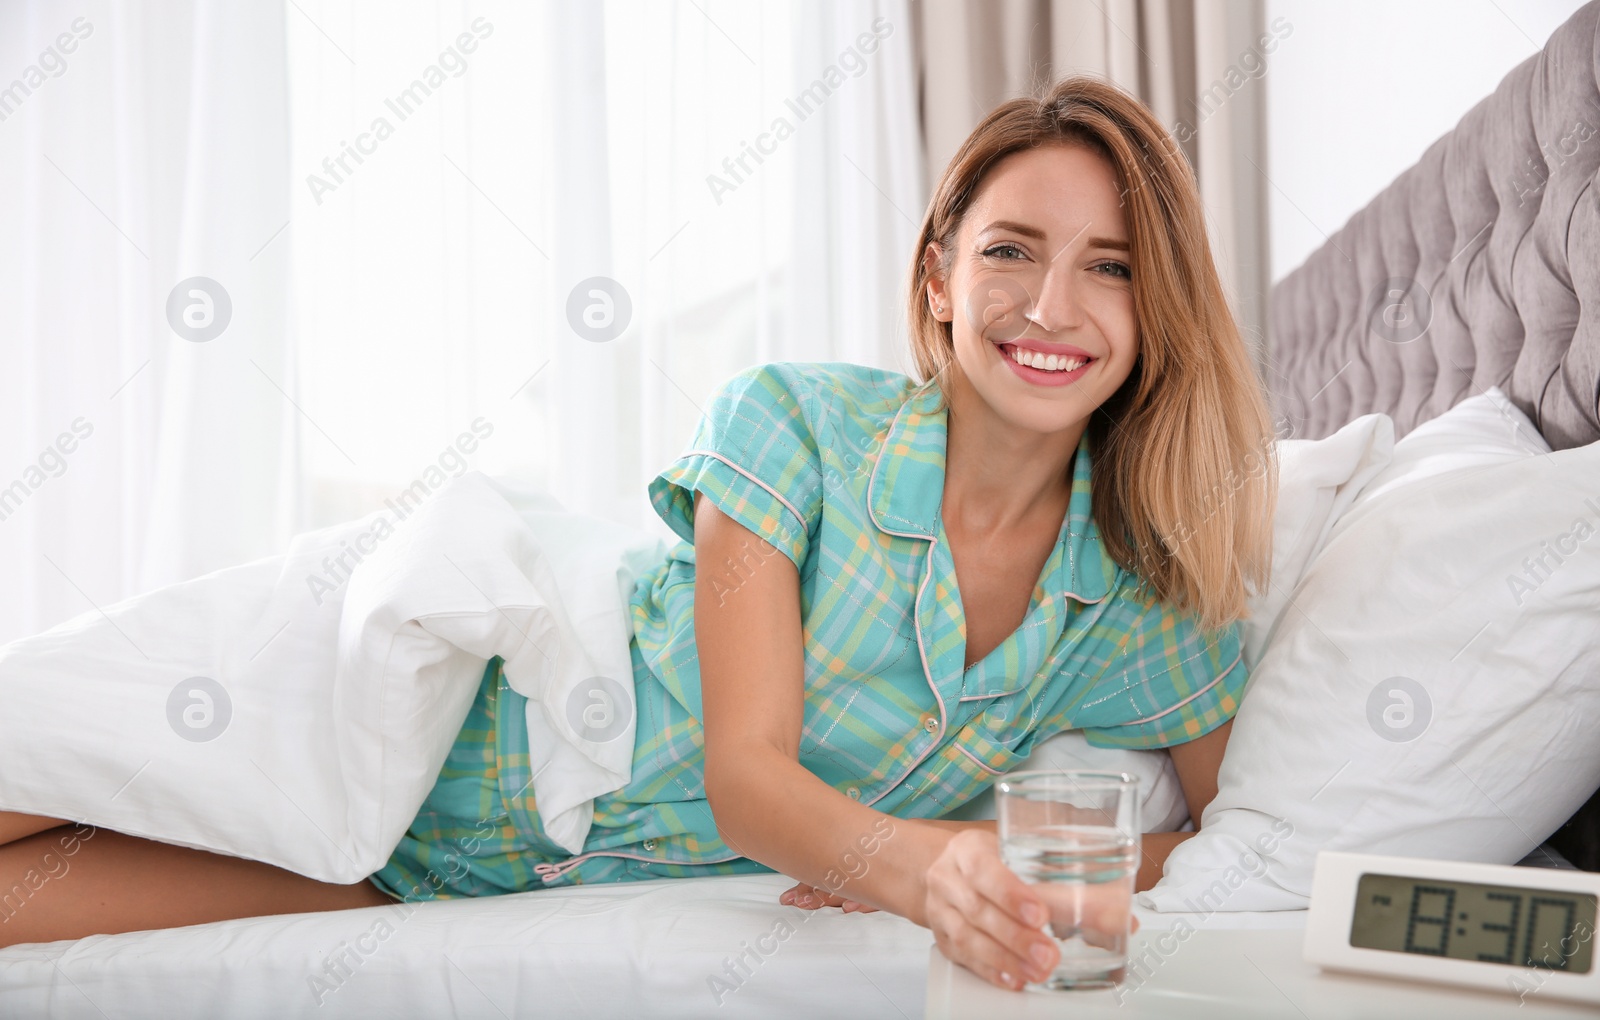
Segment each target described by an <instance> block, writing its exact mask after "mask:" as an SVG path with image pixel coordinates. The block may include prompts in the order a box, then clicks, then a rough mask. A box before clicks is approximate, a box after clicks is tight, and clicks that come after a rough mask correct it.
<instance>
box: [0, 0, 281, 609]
mask: <svg viewBox="0 0 1600 1020" xmlns="http://www.w3.org/2000/svg"><path fill="white" fill-rule="evenodd" d="M284 66H285V65H284V11H283V9H282V8H281V7H279V6H278V5H276V4H252V5H235V4H231V3H224V2H221V0H187V2H181V0H174V2H172V3H164V4H162V5H160V6H159V7H152V8H150V9H148V10H143V9H141V10H130V9H129V8H128V7H127V6H126V5H120V4H118V5H113V4H110V3H106V2H94V0H88V2H83V3H71V4H68V3H63V2H30V3H19V2H8V3H5V4H0V69H3V73H4V74H9V75H14V76H15V78H14V79H6V78H3V77H0V90H4V91H0V180H3V181H4V183H5V185H6V186H5V188H4V198H0V238H3V241H0V306H3V307H4V309H5V314H4V316H3V319H0V407H3V408H4V411H3V413H4V416H5V417H4V422H5V425H4V428H3V429H0V580H3V583H0V640H6V639H9V638H13V637H19V636H23V635H27V634H31V633H34V632H36V631H38V630H41V629H43V628H45V627H47V626H49V625H51V624H54V623H56V622H58V621H60V620H62V619H64V618H67V617H70V616H75V615H77V614H79V613H82V612H92V611H93V610H94V609H95V608H96V607H98V606H104V605H106V604H108V603H111V602H114V601H116V600H118V599H120V598H123V597H125V596H127V595H130V594H133V593H135V592H138V591H143V590H148V589H150V588H154V587H157V586H160V585H163V584H167V583H170V582H174V581H178V580H181V579H183V578H186V577H192V576H195V575H197V574H200V573H204V572H206V571H208V570H213V569H216V568H219V567H223V566H226V565H228V564H231V563H238V562H242V561H245V560H248V559H253V558H255V557H258V556H262V555H266V554H268V553H270V552H272V551H273V550H274V549H275V548H276V547H277V546H278V545H279V544H280V543H282V542H284V541H285V540H286V539H287V537H288V536H289V534H290V533H291V532H290V531H289V525H290V524H291V517H290V514H289V505H288V502H287V499H286V493H287V492H288V491H289V486H288V484H286V483H290V482H292V473H290V472H288V471H286V469H287V468H288V467H289V465H290V464H291V463H292V461H291V451H292V449H293V446H292V444H293V421H292V420H291V417H290V415H292V413H293V411H292V408H291V407H290V406H289V405H288V403H287V402H286V399H285V396H284V393H283V392H282V391H283V390H284V389H287V388H289V387H290V386H291V385H292V382H291V378H292V370H293V366H292V359H291V356H290V355H291V351H290V348H289V346H288V345H287V344H286V343H285V340H284V323H285V316H284V311H285V297H284V295H285V287H284V284H285V278H286V266H287V258H286V250H285V248H284V247H283V246H282V245H281V244H279V245H270V244H269V245H266V246H265V247H264V246H263V245H264V243H265V242H267V241H268V240H269V238H271V237H272V236H273V234H274V232H275V231H276V230H277V229H278V227H279V225H280V224H281V223H283V222H284V220H285V218H286V214H287V205H288V187H287V177H286V170H287V161H286V152H287V141H288V126H287V121H286V116H285V115H286V103H285V99H286V89H285V76H284ZM197 276H198V277H206V278H208V279H211V280H215V281H217V283H219V284H220V285H221V286H222V287H223V288H224V289H225V290H226V292H227V294H228V297H229V300H230V303H231V317H230V319H229V320H228V321H227V322H226V326H225V329H223V331H222V333H221V334H220V335H219V336H217V337H216V338H214V339H210V340H205V339H197V340H193V341H191V340H185V339H181V338H180V337H179V336H177V335H176V334H175V333H174V331H173V330H172V329H171V328H170V327H169V325H168V322H167V305H168V298H169V295H170V294H171V293H172V292H173V290H174V288H175V287H176V285H177V284H179V283H180V282H181V281H184V280H187V279H189V278H192V277H197ZM180 297H181V300H182V309H189V310H191V311H192V312H193V315H194V316H195V317H196V318H195V321H198V316H199V315H200V312H198V311H193V309H194V308H195V302H196V300H197V299H194V298H191V297H190V296H189V295H188V294H187V289H186V292H185V293H184V294H182V295H180ZM201 311H203V309H201ZM181 314H182V311H181V310H180V315H181ZM212 321H213V322H214V323H221V322H222V320H221V319H220V318H213V320H212Z"/></svg>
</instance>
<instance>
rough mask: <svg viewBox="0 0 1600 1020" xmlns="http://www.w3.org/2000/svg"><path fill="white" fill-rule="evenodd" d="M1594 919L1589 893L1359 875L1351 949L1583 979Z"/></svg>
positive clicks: (1591, 957) (1593, 902)
mask: <svg viewBox="0 0 1600 1020" xmlns="http://www.w3.org/2000/svg"><path fill="white" fill-rule="evenodd" d="M1595 912H1596V898H1595V897H1594V896H1593V895H1591V894H1588V893H1569V892H1560V891H1557V890H1552V889H1535V888H1521V889H1519V888H1516V887H1514V886H1500V885H1480V884H1478V883H1476V882H1454V881H1441V880H1438V879H1431V878H1416V877H1405V876H1400V875H1379V874H1372V873H1366V874H1363V875H1362V876H1361V880H1360V883H1359V884H1358V885H1357V887H1356V902H1355V911H1354V914H1353V916H1352V918H1351V922H1350V945H1352V946H1354V947H1356V948H1358V949H1381V950H1385V951H1387V952H1392V953H1415V954H1420V955H1424V956H1444V957H1449V958H1451V959H1455V960H1474V961H1479V962H1483V963H1503V964H1508V965H1510V966H1513V967H1538V968H1541V969H1544V970H1553V971H1564V972H1567V973H1572V974H1587V973H1589V970H1590V968H1591V967H1592V966H1593V965H1594V934H1595V931H1594V928H1595Z"/></svg>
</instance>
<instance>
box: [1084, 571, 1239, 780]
mask: <svg viewBox="0 0 1600 1020" xmlns="http://www.w3.org/2000/svg"><path fill="white" fill-rule="evenodd" d="M1138 609H1139V612H1138V616H1137V619H1136V622H1135V623H1134V624H1133V625H1131V626H1130V627H1129V628H1128V631H1127V634H1126V636H1125V639H1124V640H1123V641H1122V642H1121V643H1120V648H1119V650H1118V652H1117V654H1116V655H1115V656H1113V658H1112V660H1111V662H1110V663H1109V665H1108V668H1107V670H1106V672H1105V673H1104V674H1103V675H1102V678H1101V680H1100V682H1099V683H1097V684H1096V685H1095V687H1096V690H1095V692H1094V693H1093V694H1092V695H1091V697H1090V699H1089V700H1090V701H1091V702H1093V703H1094V706H1095V707H1094V710H1093V711H1092V712H1090V713H1088V716H1087V717H1086V718H1084V719H1083V720H1082V721H1081V722H1080V723H1079V725H1081V726H1082V728H1083V734H1084V737H1085V738H1086V739H1087V740H1088V742H1089V743H1090V744H1092V745H1094V746H1096V747H1135V748H1155V747H1171V746H1172V745H1174V744H1183V743H1187V742H1189V741H1191V740H1194V739H1195V738H1196V737H1201V736H1204V735H1205V734H1207V733H1210V732H1211V731H1212V730H1214V729H1216V728H1217V727H1218V726H1221V725H1222V724H1223V723H1225V722H1227V721H1228V720H1229V719H1232V718H1233V716H1234V714H1235V713H1236V712H1238V710H1239V701H1240V699H1241V698H1243V696H1244V688H1245V682H1246V681H1247V680H1248V679H1249V676H1250V671H1249V667H1248V666H1246V665H1245V662H1244V656H1243V647H1242V643H1241V641H1240V637H1239V625H1238V623H1231V624H1228V625H1227V626H1226V627H1223V628H1220V629H1218V630H1202V629H1201V628H1200V627H1199V625H1198V624H1197V623H1196V622H1195V619H1194V617H1193V616H1192V615H1190V614H1188V613H1184V612H1181V611H1179V610H1176V609H1173V608H1172V607H1171V606H1168V605H1166V604H1165V603H1161V602H1157V601H1154V600H1153V599H1147V600H1146V601H1145V602H1144V603H1143V605H1141V606H1139V607H1138ZM1119 717H1120V718H1119Z"/></svg>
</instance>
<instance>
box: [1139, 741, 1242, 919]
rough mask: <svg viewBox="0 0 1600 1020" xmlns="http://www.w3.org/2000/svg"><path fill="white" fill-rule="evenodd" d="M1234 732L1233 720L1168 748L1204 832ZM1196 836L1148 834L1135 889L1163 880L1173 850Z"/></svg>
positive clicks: (1197, 824)
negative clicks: (1204, 819)
mask: <svg viewBox="0 0 1600 1020" xmlns="http://www.w3.org/2000/svg"><path fill="white" fill-rule="evenodd" d="M1232 732H1233V720H1232V719H1229V720H1228V721H1227V722H1225V723H1223V724H1222V725H1221V726H1218V727H1217V728H1216V729H1214V730H1212V731H1211V732H1210V733H1207V734H1206V735H1205V736H1203V737H1196V738H1195V739H1194V740H1191V741H1189V742H1188V743H1186V744H1176V745H1174V746H1172V747H1171V748H1168V750H1167V753H1168V754H1169V755H1171V756H1172V764H1173V765H1174V766H1176V767H1177V770H1178V783H1179V785H1181V786H1182V787H1183V799H1184V800H1185V801H1187V802H1188V804H1189V817H1190V818H1191V819H1193V820H1194V827H1195V830H1196V831H1199V829H1200V817H1201V816H1202V815H1203V814H1205V810H1206V805H1207V804H1210V803H1211V801H1212V800H1213V799H1214V798H1215V797H1216V795H1217V772H1218V770H1219V769H1221V768H1222V753H1223V752H1224V751H1226V750H1227V749H1228V734H1230V733H1232ZM1193 835H1194V833H1193V832H1147V833H1145V835H1144V838H1143V839H1142V840H1141V841H1140V842H1141V844H1142V847H1141V848H1142V850H1143V859H1142V860H1140V862H1139V877H1138V880H1137V883H1136V885H1135V888H1137V889H1138V890H1140V891H1141V892H1142V891H1144V890H1145V889H1148V888H1150V887H1151V886H1153V885H1155V884H1156V883H1157V882H1159V881H1160V880H1161V874H1162V871H1163V869H1165V867H1166V864H1167V855H1168V854H1170V853H1171V852H1172V848H1173V847H1175V846H1177V845H1178V844H1179V843H1182V842H1183V841H1184V840H1186V839H1188V838H1190V837H1191V836H1193Z"/></svg>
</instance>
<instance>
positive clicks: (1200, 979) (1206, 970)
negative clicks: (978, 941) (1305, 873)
mask: <svg viewBox="0 0 1600 1020" xmlns="http://www.w3.org/2000/svg"><path fill="white" fill-rule="evenodd" d="M1164 936H1166V937H1165V938H1164ZM1304 938H1305V935H1304V932H1303V931H1297V930H1280V931H1270V930H1269V931H1261V930H1243V931H1239V930H1234V931H1229V930H1209V931H1208V930H1199V931H1195V932H1194V933H1192V934H1191V935H1189V936H1188V938H1186V939H1184V940H1183V941H1181V942H1178V941H1176V940H1175V939H1173V938H1172V937H1170V935H1169V933H1167V932H1162V931H1155V930H1148V929H1146V930H1142V931H1140V932H1138V933H1136V934H1135V935H1133V936H1132V938H1131V939H1130V940H1129V958H1130V960H1132V959H1139V958H1141V957H1143V958H1144V959H1146V960H1147V961H1150V963H1149V964H1148V965H1146V966H1143V967H1141V968H1139V969H1137V970H1130V972H1129V976H1128V979H1127V980H1126V981H1124V982H1123V986H1122V987H1121V988H1118V989H1104V990H1096V991H1081V992H1054V993H1043V992H1011V991H1007V990H1005V989H1003V988H997V987H995V986H994V985H991V984H989V983H988V982H987V981H984V980H983V979H982V978H980V977H978V976H977V975H976V974H973V973H972V972H971V971H969V970H967V969H966V968H965V967H959V966H956V965H955V964H952V963H951V962H950V961H949V960H946V959H945V957H944V954H943V953H941V952H939V948H938V947H937V946H935V947H933V949H932V950H931V952H930V954H929V958H928V999H927V1014H926V1016H927V1020H968V1018H985V1020H988V1018H999V1017H1005V1018H1011V1017H1018V1018H1035V1017H1037V1018H1043V1017H1071V1018H1073V1020H1086V1018H1093V1017H1117V1018H1119V1020H1143V1018H1146V1017H1163V1018H1168V1017H1182V1018H1196V1020H1209V1018H1213V1017H1214V1018H1217V1020H1257V1018H1259V1020H1284V1018H1286V1017H1287V1018H1296V1017H1304V1018H1305V1020H1388V1018H1394V1020H1422V1018H1428V1017H1439V1018H1449V1020H1504V1018H1506V1017H1516V1018H1518V1020H1535V1018H1537V1020H1545V1018H1548V1017H1588V1018H1589V1020H1594V1017H1595V1011H1594V1007H1593V1006H1583V1005H1580V1004H1577V1003H1563V1002H1558V1001H1556V1000H1554V999H1550V998H1548V997H1547V996H1541V995H1539V994H1537V993H1534V994H1531V995H1528V996H1527V997H1526V1000H1525V1001H1524V1004H1523V1005H1521V1006H1520V1007H1519V1006H1518V1004H1517V996H1516V995H1514V994H1510V993H1507V994H1503V995H1497V994H1494V993H1492V992H1481V991H1468V990H1463V989H1459V988H1452V987H1449V986H1445V985H1430V984H1423V983H1413V982H1402V981H1391V980H1388V979H1385V978H1377V977H1366V976H1363V975H1357V974H1339V973H1334V972H1331V971H1323V970H1321V969H1320V968H1318V967H1317V966H1316V965H1315V964H1310V963H1307V962H1305V960H1304V959H1302V958H1301V955H1300V953H1301V945H1302V942H1303V941H1304ZM1162 948H1166V949H1167V955H1164V956H1163V955H1161V953H1160V950H1161V949H1162ZM1147 949H1150V950H1152V951H1153V952H1152V953H1151V954H1150V955H1148V956H1144V954H1145V953H1146V950H1147Z"/></svg>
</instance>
